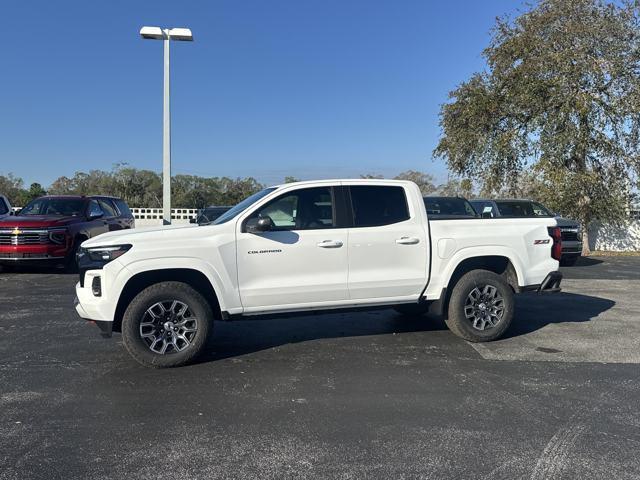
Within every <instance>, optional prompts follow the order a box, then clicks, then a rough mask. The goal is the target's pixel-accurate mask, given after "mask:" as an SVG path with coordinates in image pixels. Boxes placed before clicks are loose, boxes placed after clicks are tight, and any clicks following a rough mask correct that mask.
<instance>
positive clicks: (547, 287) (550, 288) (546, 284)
mask: <svg viewBox="0 0 640 480" xmlns="http://www.w3.org/2000/svg"><path fill="white" fill-rule="evenodd" d="M560 282H562V273H560V272H551V273H549V275H547V276H546V277H545V279H544V280H543V281H542V283H541V284H540V286H539V287H538V289H537V290H536V291H537V292H538V293H557V292H559V291H561V290H562V289H561V288H560Z"/></svg>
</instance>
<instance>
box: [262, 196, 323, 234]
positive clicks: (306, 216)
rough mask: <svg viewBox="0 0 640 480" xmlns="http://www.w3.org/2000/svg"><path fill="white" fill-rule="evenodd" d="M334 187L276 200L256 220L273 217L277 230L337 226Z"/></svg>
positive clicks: (266, 206)
mask: <svg viewBox="0 0 640 480" xmlns="http://www.w3.org/2000/svg"><path fill="white" fill-rule="evenodd" d="M333 212H334V209H333V198H332V195H331V188H330V187H315V188H305V189H301V190H295V191H293V192H289V193H285V194H284V195H282V196H280V197H278V198H276V199H274V200H272V201H271V202H269V203H268V204H267V205H265V206H264V207H262V208H261V209H260V210H258V211H257V212H255V213H254V214H253V215H252V217H270V218H271V220H272V221H273V224H274V225H275V228H274V230H316V229H321V228H333V227H334V226H335V219H334V213H333Z"/></svg>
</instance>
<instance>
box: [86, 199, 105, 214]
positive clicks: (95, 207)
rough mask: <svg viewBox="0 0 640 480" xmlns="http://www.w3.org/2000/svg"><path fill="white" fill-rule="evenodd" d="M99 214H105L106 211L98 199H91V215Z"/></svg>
mask: <svg viewBox="0 0 640 480" xmlns="http://www.w3.org/2000/svg"><path fill="white" fill-rule="evenodd" d="M98 215H104V212H103V211H102V209H101V208H100V205H98V202H97V201H96V200H91V202H90V203H89V217H97V216H98Z"/></svg>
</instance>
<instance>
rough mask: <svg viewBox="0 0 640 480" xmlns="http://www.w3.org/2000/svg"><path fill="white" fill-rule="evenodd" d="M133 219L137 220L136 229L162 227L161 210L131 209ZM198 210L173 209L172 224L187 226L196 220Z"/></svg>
mask: <svg viewBox="0 0 640 480" xmlns="http://www.w3.org/2000/svg"><path fill="white" fill-rule="evenodd" d="M130 210H131V213H132V214H133V217H134V218H135V219H136V227H151V226H155V225H162V209H161V208H130ZM197 214H198V210H197V209H195V208H172V209H171V223H172V224H177V225H179V224H185V223H189V220H191V219H192V218H196V215H197Z"/></svg>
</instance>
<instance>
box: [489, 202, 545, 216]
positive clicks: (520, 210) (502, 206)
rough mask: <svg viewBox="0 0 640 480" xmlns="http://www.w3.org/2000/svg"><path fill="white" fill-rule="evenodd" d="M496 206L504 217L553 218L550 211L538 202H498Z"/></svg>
mask: <svg viewBox="0 0 640 480" xmlns="http://www.w3.org/2000/svg"><path fill="white" fill-rule="evenodd" d="M496 205H497V206H498V210H500V215H501V216H503V217H552V216H553V215H552V214H551V212H549V210H547V209H546V208H544V207H543V206H542V205H541V204H539V203H537V202H522V201H510V200H507V201H505V200H497V201H496Z"/></svg>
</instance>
